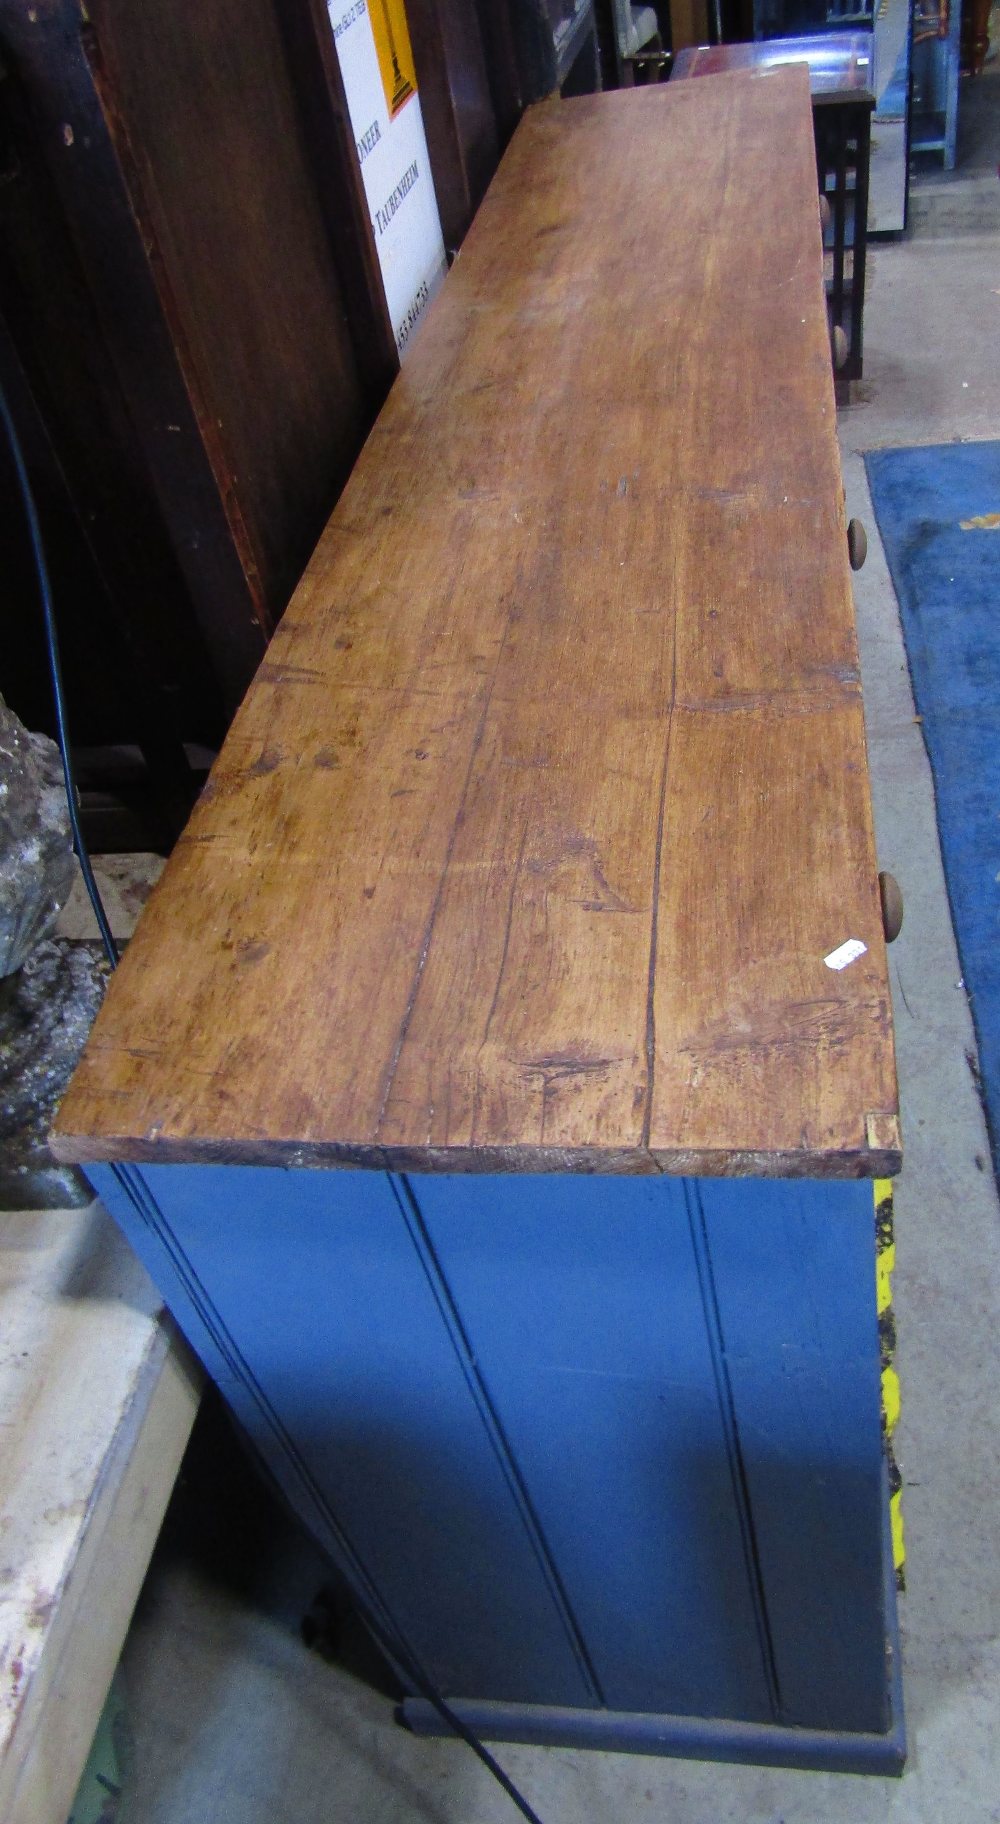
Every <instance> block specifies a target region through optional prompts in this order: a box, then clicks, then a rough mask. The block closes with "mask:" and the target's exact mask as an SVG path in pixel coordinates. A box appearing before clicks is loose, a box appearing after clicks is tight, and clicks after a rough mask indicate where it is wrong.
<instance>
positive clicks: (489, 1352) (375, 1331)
mask: <svg viewBox="0 0 1000 1824" xmlns="http://www.w3.org/2000/svg"><path fill="white" fill-rule="evenodd" d="M91 1175H92V1177H93V1178H94V1181H95V1184H96V1185H97V1187H98V1189H99V1190H100V1192H101V1194H102V1195H103V1197H104V1198H105V1201H106V1202H107V1204H108V1206H109V1208H111V1210H112V1211H113V1213H114V1214H115V1215H116V1217H117V1218H118V1220H119V1222H120V1223H121V1224H122V1226H123V1228H124V1229H125V1232H126V1233H127V1235H128V1236H129V1238H130V1240H131V1241H132V1243H133V1245H134V1246H135V1248H136V1249H137V1251H138V1253H139V1254H140V1255H141V1256H142V1258H143V1259H144V1261H145V1263H146V1265H147V1266H148V1268H149V1270H150V1272H151V1273H152V1274H153V1277H154V1278H155V1279H156V1280H157V1282H158V1283H159V1285H160V1287H161V1289H162V1291H163V1293H164V1296H165V1298H166V1299H167V1302H168V1304H169V1305H170V1307H171V1309H172V1310H173V1312H174V1314H175V1316H176V1317H177V1320H178V1322H179V1323H180V1325H181V1327H182V1329H183V1330H184V1331H185V1332H186V1334H187V1336H188V1337H189V1339H190V1341H191V1343H192V1344H193V1346H194V1347H195V1349H196V1350H197V1351H198V1353H199V1354H200V1355H201V1356H202V1358H203V1360H204V1361H205V1364H206V1367H207V1368H208V1370H209V1372H210V1373H211V1374H212V1375H213V1376H214V1378H215V1379H216V1380H217V1382H218V1383H219V1385H220V1387H221V1388H222V1390H223V1392H224V1393H225V1394H226V1396H227V1398H228V1399H229V1401H230V1403H231V1405H232V1407H233V1410H234V1411H235V1413H236V1415H237V1417H238V1418H239V1420H240V1421H241V1423H242V1424H243V1426H244V1428H245V1429H246V1431H247V1432H248V1434H249V1435H250V1437H251V1438H252V1439H253V1441H254V1443H255V1444H256V1446H257V1448H258V1450H259V1451H260V1452H261V1454H262V1455H263V1457H264V1458H265V1459H266V1461H267V1462H268V1464H269V1465H270V1467H271V1469H272V1470H273V1472H274V1473H275V1475H276V1476H277V1478H278V1480H279V1482H280V1483H281V1485H282V1487H283V1488H284V1490H285V1492H286V1494H287V1495H288V1497H289V1499H290V1500H291V1502H292V1504H293V1505H294V1506H295V1507H296V1508H297V1510H298V1512H299V1513H300V1515H301V1516H302V1518H303V1519H304V1521H305V1522H306V1523H307V1525H308V1526H309V1527H310V1528H311V1530H312V1531H313V1532H314V1533H315V1535H316V1536H317V1537H318V1538H319V1539H320V1541H321V1542H322V1543H323V1544H324V1545H325V1546H326V1548H327V1549H328V1550H329V1551H330V1553H331V1555H332V1556H333V1557H334V1558H335V1560H336V1561H337V1563H338V1564H339V1565H340V1566H341V1568H342V1569H343V1570H344V1572H345V1573H346V1575H347V1577H348V1578H349V1580H350V1581H351V1582H352V1583H353V1585H354V1587H355V1589H356V1590H357V1591H358V1593H359V1594H360V1595H361V1596H362V1597H363V1599H364V1601H365V1603H366V1604H367V1606H368V1608H369V1610H370V1611H371V1612H373V1613H374V1614H375V1615H376V1617H378V1618H379V1620H380V1621H381V1622H382V1623H383V1624H384V1626H385V1627H386V1629H387V1630H388V1631H389V1632H390V1633H391V1634H393V1635H394V1637H395V1638H401V1639H402V1642H403V1644H404V1645H405V1646H406V1648H407V1649H408V1650H409V1651H410V1652H412V1653H414V1654H415V1655H416V1657H417V1659H418V1660H419V1662H420V1663H421V1664H422V1665H423V1667H424V1669H425V1670H426V1672H427V1673H428V1674H429V1675H430V1676H431V1678H432V1679H433V1681H434V1682H435V1684H436V1685H437V1686H438V1687H439V1689H440V1690H441V1691H442V1692H443V1693H444V1694H445V1695H447V1696H448V1697H449V1698H451V1699H455V1700H459V1701H460V1703H461V1704H462V1705H467V1706H468V1707H469V1715H470V1718H471V1720H474V1721H475V1723H476V1726H478V1727H480V1728H482V1729H483V1730H484V1731H486V1732H489V1733H493V1734H501V1735H504V1734H511V1735H515V1736H519V1737H521V1738H522V1739H538V1740H553V1741H581V1742H589V1743H594V1744H598V1745H607V1746H619V1747H629V1746H632V1747H654V1748H657V1749H659V1750H661V1751H665V1752H670V1751H674V1752H677V1751H681V1752H716V1753H724V1754H733V1755H739V1756H740V1757H744V1758H751V1759H776V1760H791V1761H796V1760H798V1761H800V1762H803V1763H804V1764H813V1765H815V1764H819V1765H824V1764H829V1765H855V1764H857V1765H876V1766H880V1767H882V1768H883V1769H892V1768H893V1767H895V1766H896V1765H898V1763H899V1759H900V1753H901V1737H900V1727H901V1722H900V1717H899V1715H898V1699H897V1700H893V1698H892V1691H891V1687H892V1680H891V1678H890V1677H889V1675H888V1674H889V1668H888V1667H887V1641H888V1639H889V1636H890V1635H891V1631H892V1590H891V1587H890V1580H889V1578H888V1575H887V1572H886V1565H885V1554H884V1544H883V1507H884V1489H883V1461H882V1446H881V1435H880V1416H879V1356H878V1338H877V1328H876V1317H875V1292H874V1276H875V1267H874V1211H873V1204H872V1191H871V1185H870V1184H868V1183H857V1184H844V1183H839V1184H833V1183H825V1184H824V1183H818V1182H804V1181H790V1180H784V1181H762V1180H757V1181H752V1180H740V1181H724V1180H683V1179H679V1178H677V1179H672V1178H668V1177H659V1178H625V1177H622V1178H617V1177H596V1176H595V1177H588V1176H584V1175H573V1176H565V1177H563V1176H530V1175H529V1176H520V1175H511V1176H509V1177H490V1176H477V1175H469V1176H449V1175H441V1176H436V1175H420V1176H414V1177H409V1178H404V1177H396V1176H390V1175H386V1174H381V1173H374V1172H360V1171H359V1172H352V1171H345V1172H322V1171H305V1170H285V1169H281V1168H266V1167H249V1166H233V1167H230V1166H155V1167H144V1168H137V1167H133V1166H114V1167H111V1166H103V1167H93V1168H91ZM422 1709H423V1707H422V1705H421V1704H420V1703H419V1702H417V1703H415V1704H414V1705H412V1706H411V1711H412V1720H413V1721H414V1723H415V1724H416V1725H417V1726H421V1725H422V1724H426V1723H427V1722H428V1720H429V1719H428V1717H427V1716H426V1715H422ZM685 1719H687V1720H685ZM699 1730H700V1731H701V1736H699V1733H698V1732H699ZM706 1731H707V1734H706ZM702 1738H704V1739H702ZM706 1741H707V1746H706Z"/></svg>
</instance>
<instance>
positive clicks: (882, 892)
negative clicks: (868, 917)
mask: <svg viewBox="0 0 1000 1824" xmlns="http://www.w3.org/2000/svg"><path fill="white" fill-rule="evenodd" d="M878 893H879V898H880V900H881V901H882V929H883V931H884V932H885V941H886V943H887V944H892V943H895V941H896V939H897V937H898V936H899V934H900V932H901V930H902V929H903V895H902V893H901V892H900V890H899V882H898V880H895V879H894V878H893V876H892V875H891V874H880V875H879V877H878Z"/></svg>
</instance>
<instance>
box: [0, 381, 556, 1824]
mask: <svg viewBox="0 0 1000 1824" xmlns="http://www.w3.org/2000/svg"><path fill="white" fill-rule="evenodd" d="M0 416H2V418H3V422H4V429H5V431H6V433H7V441H8V443H9V445H10V451H11V455H12V456H13V458H14V466H15V468H16V470H17V479H18V485H19V487H20V490H21V499H22V501H23V503H24V512H25V518H26V519H27V522H28V530H29V532H30V535H31V548H32V552H33V554H34V559H35V571H36V574H37V577H38V590H39V594H40V596H41V601H42V610H43V613H44V617H45V640H46V645H47V648H48V655H49V670H50V672H51V674H52V695H53V698H54V699H55V711H56V733H57V736H58V741H59V752H60V755H61V757H62V766H63V779H64V781H65V785H66V798H67V802H68V804H69V819H70V827H71V829H72V831H73V847H74V849H75V850H76V857H77V860H78V861H79V863H80V871H81V873H82V874H83V879H84V885H85V886H86V889H87V892H88V894H89V896H90V903H91V905H92V906H93V908H94V917H95V918H96V919H97V924H98V929H99V931H100V933H101V938H102V940H103V943H104V948H105V951H106V952H107V957H108V961H109V963H110V964H111V967H112V968H114V967H115V965H116V964H117V962H118V948H117V945H116V944H115V940H114V938H113V936H112V934H111V926H110V924H109V923H108V917H107V913H106V912H105V910H104V906H103V904H102V901H101V895H100V893H99V891H98V887H97V882H96V880H95V879H94V871H93V869H92V867H91V865H90V856H89V855H88V853H87V846H86V843H85V842H84V839H83V832H82V830H81V828H80V819H79V815H78V810H77V793H76V780H75V778H74V776H73V762H72V758H71V755H70V748H69V735H68V731H67V726H66V701H65V696H64V693H63V681H62V665H61V662H60V658H59V640H58V635H57V633H56V622H55V611H54V608H53V604H52V585H51V581H50V578H49V567H48V563H47V562H46V557H45V547H44V545H43V543H42V532H41V526H40V525H39V521H38V511H37V508H36V506H35V497H34V494H33V492H32V488H31V483H30V481H29V480H28V470H27V466H26V464H25V460H24V452H23V450H22V448H21V440H20V438H19V437H18V434H17V429H16V427H15V424H14V420H13V417H12V415H11V410H10V406H9V405H8V403H7V396H6V394H5V392H4V390H3V386H2V384H0ZM355 1602H356V1603H357V1607H358V1609H359V1611H360V1612H361V1615H362V1618H363V1620H364V1622H365V1625H366V1627H367V1628H368V1629H369V1631H370V1632H371V1633H372V1634H373V1635H374V1636H375V1639H376V1640H377V1641H378V1643H379V1645H380V1646H381V1648H382V1650H383V1652H385V1653H387V1654H388V1655H389V1657H390V1659H395V1661H396V1662H397V1664H398V1665H401V1666H402V1668H403V1670H404V1671H405V1672H406V1673H407V1674H408V1676H409V1678H410V1680H411V1681H412V1683H413V1684H414V1685H415V1686H416V1688H417V1690H418V1691H419V1692H420V1694H421V1696H422V1697H423V1698H424V1699H425V1700H426V1702H427V1703H429V1704H430V1705H431V1708H432V1709H434V1710H436V1711H437V1714H438V1715H439V1716H440V1718H441V1720H442V1722H444V1723H445V1724H446V1725H447V1727H448V1728H449V1729H450V1730H452V1732H453V1734H455V1735H457V1736H458V1737H459V1739H460V1741H463V1742H464V1743H465V1745H466V1747H467V1748H471V1750H472V1752H473V1754H474V1755H476V1756H477V1758H478V1759H479V1760H480V1761H482V1763H483V1766H484V1767H486V1768H487V1769H488V1771H489V1772H490V1773H491V1774H492V1775H493V1778H494V1779H495V1780H496V1781H497V1782H498V1784H499V1785H500V1786H502V1788H503V1790H504V1792H505V1793H506V1794H507V1797H508V1798H509V1799H510V1801H511V1804H512V1805H514V1806H516V1807H517V1810H518V1811H519V1812H520V1813H521V1816H522V1817H523V1818H526V1819H527V1821H528V1824H542V1820H541V1818H540V1817H539V1816H538V1813H537V1812H536V1811H532V1809H531V1806H530V1805H529V1804H528V1801H527V1799H524V1798H522V1796H521V1794H520V1793H519V1792H518V1790H517V1787H516V1786H515V1785H514V1782H513V1780H511V1779H510V1778H509V1776H508V1775H507V1774H506V1773H505V1772H504V1770H503V1768H502V1767H501V1765H500V1763H499V1761H497V1760H494V1758H493V1756H492V1754H491V1753H490V1751H489V1749H488V1748H486V1747H485V1746H484V1744H483V1743H482V1742H481V1741H480V1740H479V1737H478V1736H477V1735H476V1734H475V1733H474V1731H473V1730H472V1729H470V1728H469V1727H468V1725H467V1724H466V1723H463V1721H462V1719H461V1717H460V1716H458V1715H457V1714H456V1712H455V1711H454V1710H453V1709H452V1708H451V1706H450V1704H448V1703H446V1701H445V1699H444V1698H443V1697H441V1695H440V1694H439V1692H438V1691H436V1690H435V1688H434V1685H433V1684H432V1683H431V1680H430V1679H429V1678H428V1677H427V1674H426V1673H425V1672H424V1671H423V1669H422V1667H421V1666H420V1665H419V1664H418V1662H417V1661H416V1660H415V1659H414V1658H413V1656H412V1654H411V1652H410V1650H409V1648H408V1647H407V1646H406V1643H405V1641H404V1640H403V1638H402V1636H401V1635H399V1634H397V1632H396V1629H395V1627H393V1629H392V1633H391V1634H390V1633H387V1631H386V1630H385V1629H384V1628H383V1627H382V1626H381V1624H380V1623H379V1622H378V1621H376V1619H375V1616H374V1615H373V1614H372V1611H371V1609H370V1607H369V1605H368V1603H367V1602H362V1601H359V1600H358V1598H357V1595H355ZM393 1636H395V1638H393Z"/></svg>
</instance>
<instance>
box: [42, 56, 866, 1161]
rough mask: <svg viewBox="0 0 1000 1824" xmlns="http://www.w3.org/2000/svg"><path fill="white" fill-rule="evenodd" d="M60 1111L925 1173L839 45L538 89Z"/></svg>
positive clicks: (204, 1148) (397, 1151)
mask: <svg viewBox="0 0 1000 1824" xmlns="http://www.w3.org/2000/svg"><path fill="white" fill-rule="evenodd" d="M849 938H856V939H859V940H861V942H862V943H863V944H865V945H866V946H867V948H866V951H865V953H864V955H862V956H861V957H859V958H858V960H856V961H855V962H853V963H852V964H850V966H848V967H847V968H844V969H842V970H840V971H836V970H833V969H831V968H830V967H828V966H827V964H826V962H825V961H824V959H825V957H826V956H827V955H828V954H830V953H831V952H832V951H834V950H835V949H836V948H837V947H838V946H839V945H841V944H842V943H843V942H844V941H845V940H847V939H849ZM56 1147H57V1150H58V1152H59V1154H60V1156H62V1157H64V1158H72V1159H98V1158H128V1159H146V1160H169V1159H188V1160H200V1159H216V1160H237V1159H239V1160H247V1161H261V1162H267V1161H272V1162H275V1163H286V1164H294V1163H314V1164H337V1163H343V1164H362V1165H382V1164H387V1165H390V1166H393V1167H397V1168H400V1169H432V1170H522V1169H523V1170H582V1171H623V1172H643V1171H657V1170H661V1171H671V1172H692V1173H736V1174H742V1173H747V1174H749V1173H774V1174H787V1175H797V1174H813V1175H818V1176H850V1175H867V1174H873V1173H875V1174H881V1173H885V1172H891V1171H893V1170H895V1169H898V1164H899V1126H898V1119H897V1094H896V1083H895V1069H894V1061H893V1047H892V1032H891V1016H890V1004H889V990H888V982H887V972H886V958H885V949H884V943H883V937H882V929H881V921H880V910H879V892H878V882H877V866H876V859H875V848H874V838H873V832H872V821H871V808H870V801H869V788H868V776H867V763H866V754H865V737H864V723H863V715H862V702H861V690H860V683H859V675H858V654H857V647H856V639H855V630H854V614H853V604H852V598H851V585H850V573H849V570H848V560H847V540H846V526H845V520H844V510H843V494H842V487H841V479H840V467H839V457H838V451H837V442H836V429H835V406H834V393H833V382H832V376H831V371H830V354H829V340H828V332H827V324H826V313H825V305H824V299H823V292H822V280H821V249H820V230H819V216H818V209H817V191H816V172H815V160H814V152H813V138H812V119H811V111H810V105H809V87H808V78H807V75H806V72H805V70H804V69H799V68H793V69H785V70H781V71H779V72H777V73H775V74H774V75H768V76H766V77H759V76H745V75H736V76H722V77H718V78H714V79H706V80H705V81H703V82H697V83H689V84H684V83H682V84H680V85H677V86H673V85H671V86H669V87H657V88H649V89H642V90H631V91H625V92H622V93H617V94H610V95H602V96H594V97H588V98H586V99H582V100H579V101H574V102H564V103H559V102H552V103H545V104H543V105H542V106H540V107H538V108H535V109H533V110H531V111H530V112H529V114H528V115H527V116H526V118H525V120H524V121H523V122H522V124H521V126H520V127H519V128H518V131H517V133H516V134H515V136H514V139H513V141H512V143H511V146H510V148H509V150H508V152H507V154H506V157H505V159H504V161H503V164H502V166H501V169H500V171H499V173H498V175H497V178H496V179H495V181H494V183H493V185H492V187H491V189H490V191H489V193H488V195H487V197H486V199H485V202H484V203H483V206H482V208H481V209H480V212H479V214H478V216H477V218H476V220H475V222H474V224H473V227H472V230H471V232H470V235H469V237H468V239H467V241H466V243H465V247H464V249H463V251H462V253H461V255H460V257H459V259H458V261H457V263H456V265H455V267H454V268H453V270H452V272H451V274H450V276H449V278H448V280H447V282H446V284H445V286H444V289H443V292H442V294H441V296H440V298H439V300H438V301H437V302H436V303H435V305H434V306H433V308H432V310H431V312H430V314H429V319H428V321H427V323H426V325H425V327H424V328H423V329H422V331H421V334H420V337H419V340H418V341H417V344H416V347H415V349H414V351H413V354H412V356H411V357H410V358H409V359H408V361H407V364H406V367H405V369H404V371H403V373H402V374H401V376H400V378H399V380H398V381H397V382H396V384H395V386H394V388H393V390H392V393H391V394H390V397H389V400H388V403H387V405H386V407H385V409H384V411H383V413H382V415H381V417H380V419H379V420H378V422H377V424H376V426H375V428H374V430H373V432H372V434H371V436H370V438H369V440H368V443H367V445H366V447H365V449H364V451H363V453H362V456H361V458H360V460H359V462H358V465H357V467H356V469H355V471H354V473H353V475H352V478H351V480H350V482H349V484H348V487H347V489H346V492H345V494H344V496H343V498H342V500H341V502H340V505H339V506H338V508H337V511H336V512H335V514H334V516H333V518H332V520H331V522H330V525H329V526H328V528H327V530H326V533H325V534H324V536H323V539H322V540H321V543H320V545H319V548H318V550H317V552H316V554H315V556H314V558H313V561H312V563H311V565H310V567H309V569H308V571H307V573H306V575H305V577H304V579H303V581H302V583H301V585H300V587H299V589H298V592H297V593H296V595H295V597H294V598H293V600H292V603H291V606H290V608H289V610H288V613H287V614H286V616H285V619H284V621H283V622H282V624H281V627H280V629H279V631H278V634H277V636H276V638H275V640H274V642H273V643H272V646H271V648H270V651H269V653H268V656H267V658H266V660H265V662H264V664H263V665H262V667H261V669H260V672H259V673H258V676H257V679H256V681H255V683H254V685H253V686H252V688H251V690H250V692H249V694H248V696H247V698H246V701H245V702H244V704H243V707H242V709H241V711H240V713H239V715H238V717H237V719H236V722H235V724H234V726H233V729H232V732H231V734H230V737H229V739H228V741H227V743H226V746H225V749H224V751H223V753H222V755H221V757H220V759H219V761H218V763H217V765H216V767H215V770H214V772H213V774H212V777H211V779H210V781H209V784H208V786H207V788H206V791H205V793H204V795H203V798H202V800H201V801H200V803H199V805H198V807H197V809H196V811H195V814H194V816H193V818H192V820H191V823H190V825H189V827H188V830H187V832H186V834H185V836H184V837H183V838H182V840H181V842H180V844H179V846H178V848H177V850H176V851H175V853H174V856H173V858H172V860H171V862H170V865H169V866H168V868H167V871H166V874H165V876H164V878H163V880H162V882H161V884H160V886H159V887H158V889H157V890H156V892H155V894H154V896H153V899H152V901H151V903H150V905H149V908H148V909H147V912H146V914H145V916H144V918H143V920H142V922H141V924H140V927H139V930H138V933H137V935H136V937H135V938H134V940H133V943H132V945H131V946H130V948H129V951H128V953H127V955H126V957H125V960H124V963H123V965H122V967H121V969H120V971H119V973H118V976H117V977H116V979H115V981H114V982H113V984H112V988H111V992H110V994H109V997H108V1001H107V1004H106V1006H105V1007H104V1009H103V1011H102V1013H101V1015H100V1017H99V1019H98V1022H97V1025H96V1027H95V1030H94V1034H93V1037H92V1039H91V1042H90V1046H89V1049H88V1051H87V1053H86V1056H85V1058H84V1061H83V1063H82V1065H81V1067H80V1069H79V1071H78V1073H77V1076H76V1079H75V1081H74V1083H73V1085H72V1087H71V1090H70V1092H69V1095H68V1098H67V1100H66V1102H65V1104H64V1107H63V1110H62V1113H61V1116H60V1120H59V1124H58V1131H57V1135H56Z"/></svg>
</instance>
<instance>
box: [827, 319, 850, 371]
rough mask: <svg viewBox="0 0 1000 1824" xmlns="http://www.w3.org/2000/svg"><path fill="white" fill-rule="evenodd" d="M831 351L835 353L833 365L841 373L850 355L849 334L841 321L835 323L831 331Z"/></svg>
mask: <svg viewBox="0 0 1000 1824" xmlns="http://www.w3.org/2000/svg"><path fill="white" fill-rule="evenodd" d="M830 352H831V354H832V355H833V365H834V367H835V368H836V369H837V371H838V373H839V372H840V369H841V368H842V367H843V365H844V362H845V361H846V360H847V355H848V347H847V335H846V333H845V331H844V330H842V329H841V327H840V324H839V323H835V324H834V326H833V328H832V329H831V331H830Z"/></svg>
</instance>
